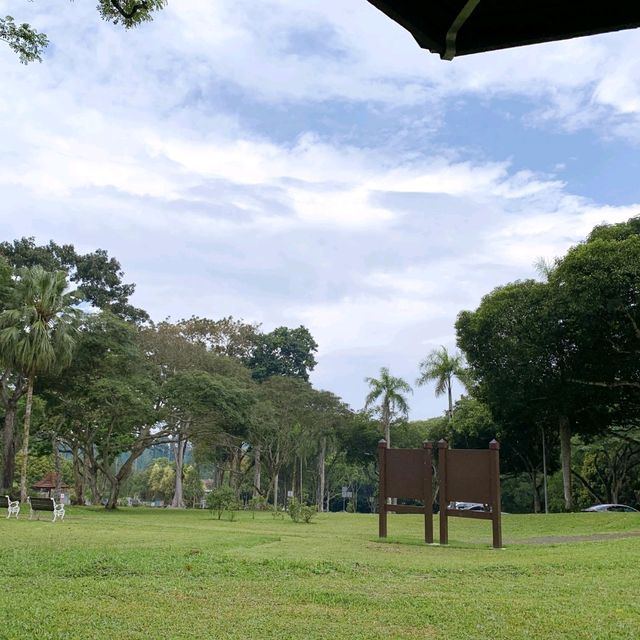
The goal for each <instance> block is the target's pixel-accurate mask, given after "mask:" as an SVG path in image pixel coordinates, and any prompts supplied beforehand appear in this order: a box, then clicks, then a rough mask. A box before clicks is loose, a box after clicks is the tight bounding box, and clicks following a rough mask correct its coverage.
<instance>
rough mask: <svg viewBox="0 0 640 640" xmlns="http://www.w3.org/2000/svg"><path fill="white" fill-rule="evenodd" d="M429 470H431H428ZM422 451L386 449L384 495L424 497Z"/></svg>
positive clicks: (389, 496) (412, 497) (419, 498)
mask: <svg viewBox="0 0 640 640" xmlns="http://www.w3.org/2000/svg"><path fill="white" fill-rule="evenodd" d="M429 471H431V470H429ZM423 474H424V451H423V450H422V449H387V450H386V485H387V486H386V492H385V493H386V495H387V497H388V498H409V499H414V500H422V499H423V498H424V480H423V478H424V475H423Z"/></svg>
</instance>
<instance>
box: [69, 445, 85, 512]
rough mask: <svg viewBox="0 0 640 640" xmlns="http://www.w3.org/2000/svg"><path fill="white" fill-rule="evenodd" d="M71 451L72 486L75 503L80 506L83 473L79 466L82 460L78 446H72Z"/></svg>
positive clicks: (82, 492)
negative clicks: (74, 493)
mask: <svg viewBox="0 0 640 640" xmlns="http://www.w3.org/2000/svg"><path fill="white" fill-rule="evenodd" d="M71 453H72V455H73V486H74V491H75V492H76V504H79V505H80V506H82V505H84V475H83V472H82V468H81V466H80V465H81V464H82V462H81V460H80V453H79V451H78V447H77V446H74V447H72V449H71Z"/></svg>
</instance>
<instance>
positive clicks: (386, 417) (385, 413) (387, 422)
mask: <svg viewBox="0 0 640 640" xmlns="http://www.w3.org/2000/svg"><path fill="white" fill-rule="evenodd" d="M382 423H383V424H384V439H385V440H386V442H387V448H388V449H391V411H390V409H389V403H388V402H386V401H385V402H384V404H383V405H382Z"/></svg>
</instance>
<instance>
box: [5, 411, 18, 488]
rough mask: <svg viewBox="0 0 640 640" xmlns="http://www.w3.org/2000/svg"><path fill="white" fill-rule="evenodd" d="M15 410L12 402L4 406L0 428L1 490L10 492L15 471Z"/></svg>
mask: <svg viewBox="0 0 640 640" xmlns="http://www.w3.org/2000/svg"><path fill="white" fill-rule="evenodd" d="M16 412H17V406H14V405H13V404H11V405H9V406H7V407H5V414H4V429H3V430H2V487H1V488H2V490H3V491H6V492H7V493H11V490H12V489H13V476H14V475H15V471H16V440H15V433H16Z"/></svg>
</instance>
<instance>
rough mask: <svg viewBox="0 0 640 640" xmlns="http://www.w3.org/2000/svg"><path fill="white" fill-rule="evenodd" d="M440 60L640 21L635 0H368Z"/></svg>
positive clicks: (639, 8) (624, 26)
mask: <svg viewBox="0 0 640 640" xmlns="http://www.w3.org/2000/svg"><path fill="white" fill-rule="evenodd" d="M369 2H370V3H371V4H372V5H374V6H376V7H377V8H378V9H380V11H383V12H384V13H386V14H387V15H388V16H389V17H390V18H392V19H393V20H395V21H396V22H397V23H398V24H400V25H402V26H403V27H404V28H405V29H407V30H408V31H410V32H411V35H413V37H414V38H415V39H416V41H417V42H418V44H419V45H420V46H421V47H422V48H423V49H428V50H429V51H431V52H432V53H437V54H439V55H440V57H441V58H442V59H443V60H453V58H454V56H464V55H467V54H470V53H480V52H482V51H491V50H494V49H506V48H509V47H519V46H521V45H525V44H535V43H538V42H550V41H552V40H565V39H567V38H575V37H577V36H588V35H594V34H596V33H605V32H607V31H619V30H621V29H632V28H635V27H639V26H640V2H638V0H611V1H610V2H579V1H578V0H561V1H558V0H538V1H537V2H531V1H530V0H421V1H420V2H417V1H416V0H369Z"/></svg>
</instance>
